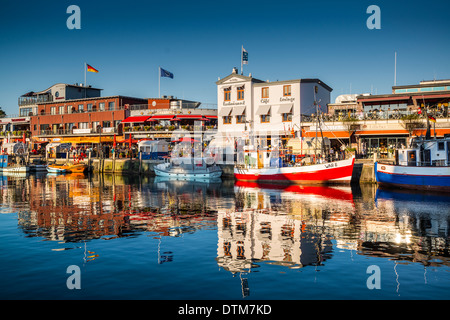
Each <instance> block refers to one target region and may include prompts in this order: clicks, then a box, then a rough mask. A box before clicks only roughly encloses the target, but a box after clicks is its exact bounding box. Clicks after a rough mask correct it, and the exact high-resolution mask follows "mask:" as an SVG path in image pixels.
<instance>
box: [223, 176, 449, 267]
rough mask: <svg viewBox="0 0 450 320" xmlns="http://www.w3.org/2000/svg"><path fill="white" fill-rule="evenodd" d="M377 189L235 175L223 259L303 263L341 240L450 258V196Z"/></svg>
mask: <svg viewBox="0 0 450 320" xmlns="http://www.w3.org/2000/svg"><path fill="white" fill-rule="evenodd" d="M375 190H376V189H373V188H372V187H368V188H367V189H364V190H362V192H361V190H352V189H350V188H334V187H304V186H291V187H287V188H286V187H281V186H269V185H264V186H261V185H255V184H248V183H241V182H239V183H236V184H235V193H236V207H235V209H233V210H222V211H220V212H219V214H218V220H217V225H218V247H217V262H218V264H219V265H220V266H222V267H223V268H224V269H226V270H229V271H231V272H233V273H240V272H249V271H251V269H252V268H256V267H258V265H259V263H261V262H262V263H270V264H278V265H283V266H288V267H290V268H299V267H304V266H308V265H318V264H322V263H323V262H324V261H326V260H327V259H330V258H332V256H333V250H334V249H333V246H335V247H336V248H339V249H348V250H355V253H356V254H361V255H371V256H377V257H385V258H389V259H391V260H395V261H397V260H402V261H410V262H421V263H423V264H424V265H429V264H433V265H442V264H444V265H450V264H449V250H448V249H449V243H448V230H449V212H448V203H449V202H450V199H448V197H447V198H445V199H434V202H433V201H432V200H431V199H425V198H423V197H422V198H421V197H418V196H417V195H410V194H407V195H405V197H406V198H405V199H403V200H401V199H399V198H398V197H397V198H393V197H392V196H391V197H386V196H384V198H380V195H379V196H378V197H377V198H375V195H374V194H373V192H374V191H375ZM374 200H375V201H374ZM419 208H421V209H419Z"/></svg>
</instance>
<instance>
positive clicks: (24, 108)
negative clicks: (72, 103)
mask: <svg viewBox="0 0 450 320" xmlns="http://www.w3.org/2000/svg"><path fill="white" fill-rule="evenodd" d="M101 91H102V89H97V88H92V87H91V86H88V87H84V86H82V85H80V84H78V83H76V84H73V85H71V84H66V83H57V84H55V85H53V86H51V87H50V88H47V89H45V90H42V91H40V92H34V91H30V92H28V93H25V94H24V95H22V96H20V97H19V100H18V103H19V114H20V116H31V115H36V114H37V113H38V104H39V103H43V102H60V101H64V100H74V99H83V98H93V97H100V95H101Z"/></svg>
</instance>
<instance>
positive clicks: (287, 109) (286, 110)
mask: <svg viewBox="0 0 450 320" xmlns="http://www.w3.org/2000/svg"><path fill="white" fill-rule="evenodd" d="M293 106H294V105H293V104H282V105H281V106H280V107H279V108H278V113H281V114H283V113H291V112H292V107H293Z"/></svg>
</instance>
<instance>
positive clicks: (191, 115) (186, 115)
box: [176, 114, 203, 119]
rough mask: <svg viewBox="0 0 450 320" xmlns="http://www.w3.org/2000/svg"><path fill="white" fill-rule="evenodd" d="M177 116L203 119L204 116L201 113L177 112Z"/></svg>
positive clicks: (179, 117)
mask: <svg viewBox="0 0 450 320" xmlns="http://www.w3.org/2000/svg"><path fill="white" fill-rule="evenodd" d="M176 117H177V118H178V119H202V118H203V116H202V115H201V114H177V115H176Z"/></svg>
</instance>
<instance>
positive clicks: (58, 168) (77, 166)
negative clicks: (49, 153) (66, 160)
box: [47, 163, 88, 173]
mask: <svg viewBox="0 0 450 320" xmlns="http://www.w3.org/2000/svg"><path fill="white" fill-rule="evenodd" d="M87 170H88V165H87V164H84V163H74V164H49V165H48V166H47V171H48V172H53V173H64V172H68V173H84V172H86V171H87Z"/></svg>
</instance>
